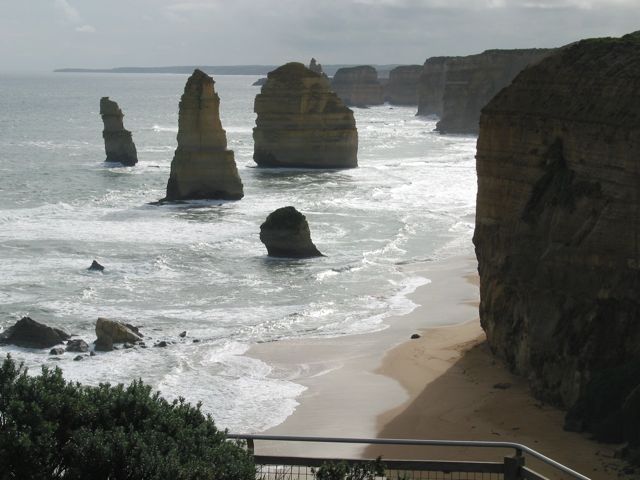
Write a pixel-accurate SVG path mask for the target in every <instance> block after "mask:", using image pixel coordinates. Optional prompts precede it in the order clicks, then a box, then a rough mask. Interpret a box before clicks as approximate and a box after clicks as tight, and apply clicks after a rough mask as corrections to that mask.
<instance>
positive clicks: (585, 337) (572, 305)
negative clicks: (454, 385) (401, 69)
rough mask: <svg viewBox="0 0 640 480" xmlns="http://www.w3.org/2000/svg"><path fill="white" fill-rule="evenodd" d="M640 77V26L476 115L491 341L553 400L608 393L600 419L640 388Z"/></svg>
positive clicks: (521, 83) (523, 81)
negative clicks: (596, 382)
mask: <svg viewBox="0 0 640 480" xmlns="http://www.w3.org/2000/svg"><path fill="white" fill-rule="evenodd" d="M639 85H640V32H638V33H636V34H633V35H627V36H625V37H622V38H606V39H593V40H585V41H581V42H578V43H576V44H573V45H570V46H567V47H565V48H563V49H562V50H560V51H557V52H556V53H554V54H553V55H551V56H549V57H548V58H546V59H544V60H542V61H541V62H539V63H538V64H536V65H533V66H530V67H529V68H527V69H525V70H524V71H523V72H522V73H520V75H518V76H517V77H516V79H515V80H514V81H513V83H512V84H511V85H510V86H509V87H508V88H505V89H504V90H502V91H501V92H500V93H499V94H498V95H497V96H496V97H495V98H493V100H491V102H489V104H488V105H487V106H486V107H485V108H484V109H483V111H482V116H481V118H480V135H479V138H478V150H477V172H478V196H477V210H476V229H475V234H474V239H473V241H474V243H475V248H476V255H477V258H478V264H479V266H478V269H479V273H480V296H481V303H480V319H481V323H482V326H483V328H484V330H485V332H486V334H487V339H488V341H489V344H490V346H491V349H492V350H493V351H494V352H495V353H496V354H497V355H498V356H500V357H501V358H503V359H504V360H505V361H506V363H507V364H508V365H509V366H510V367H511V369H512V370H514V371H515V372H517V373H519V374H522V375H525V376H526V377H527V378H528V379H529V381H530V383H531V386H532V388H533V391H534V392H535V393H536V394H537V395H538V396H540V397H542V398H543V399H545V400H548V401H550V402H553V403H555V404H559V405H562V406H566V407H571V406H572V405H575V404H576V400H577V399H578V398H580V397H581V396H582V395H584V394H587V393H588V392H591V393H592V394H593V393H594V392H598V391H599V392H600V393H598V394H597V395H596V397H597V398H594V399H593V400H594V402H596V403H598V404H599V405H602V406H605V408H604V410H607V411H606V412H603V414H604V415H615V414H616V412H615V411H614V410H609V403H610V402H612V399H614V398H616V395H617V396H619V397H620V399H619V402H620V405H618V406H619V407H620V406H621V405H622V404H623V403H624V402H625V401H626V400H625V395H626V394H625V393H624V392H625V390H624V388H628V391H631V390H632V389H633V388H635V389H636V391H638V392H640V373H636V374H630V373H625V372H633V371H634V370H633V369H631V367H629V365H636V367H635V368H636V370H635V371H636V372H637V371H638V366H640V363H639V360H640V296H639V295H638V292H640V95H639V94H638V92H639ZM625 375H633V376H635V378H631V377H628V378H629V382H630V383H628V385H627V387H624V388H623V386H622V383H623V380H622V379H624V378H625ZM598 376H600V378H604V380H603V382H605V383H603V384H601V385H600V387H599V388H600V390H598V389H597V388H596V389H594V388H592V387H589V388H587V385H588V384H589V383H590V381H591V380H594V379H595V378H597V377H598ZM606 382H611V383H610V384H607V383H606ZM616 382H619V383H618V384H616ZM635 402H636V403H635V405H636V407H634V408H636V410H635V415H636V417H635V418H636V423H634V427H633V428H634V429H635V432H636V433H635V435H637V436H638V437H637V441H638V442H640V428H639V427H640V423H638V420H639V417H638V412H640V409H638V407H640V397H638V396H636V399H635ZM612 408H614V407H612ZM627 420H628V418H627ZM621 421H622V422H624V421H625V420H624V418H623V417H620V418H618V419H617V420H616V422H617V423H616V424H615V425H616V427H619V426H620V425H619V423H620V422H621ZM612 425H613V424H612ZM620 431H622V430H620Z"/></svg>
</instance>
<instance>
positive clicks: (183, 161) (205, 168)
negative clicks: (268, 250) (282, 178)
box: [165, 69, 244, 200]
mask: <svg viewBox="0 0 640 480" xmlns="http://www.w3.org/2000/svg"><path fill="white" fill-rule="evenodd" d="M214 84H215V82H214V81H213V78H211V77H210V76H209V75H207V74H206V73H204V72H202V71H200V70H197V69H196V70H195V71H194V72H193V75H191V76H190V77H189V79H188V80H187V84H186V86H185V87H184V94H183V95H182V98H181V99H180V107H179V115H178V148H177V149H176V151H175V154H174V157H173V161H172V162H171V175H170V177H169V182H168V184H167V196H166V198H165V200H198V199H222V200H238V199H240V198H242V196H243V195H244V193H243V188H242V181H241V180H240V175H238V168H237V167H236V162H235V160H234V158H233V151H232V150H228V149H227V134H226V132H225V131H224V130H223V128H222V124H221V123H220V97H218V94H217V93H216V92H215V89H214Z"/></svg>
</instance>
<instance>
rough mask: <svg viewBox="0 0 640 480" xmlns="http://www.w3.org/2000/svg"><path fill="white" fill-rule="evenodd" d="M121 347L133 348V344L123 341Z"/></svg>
mask: <svg viewBox="0 0 640 480" xmlns="http://www.w3.org/2000/svg"><path fill="white" fill-rule="evenodd" d="M122 347H123V348H125V349H129V348H133V344H131V343H128V342H125V344H124V345H122Z"/></svg>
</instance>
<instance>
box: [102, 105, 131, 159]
mask: <svg viewBox="0 0 640 480" xmlns="http://www.w3.org/2000/svg"><path fill="white" fill-rule="evenodd" d="M100 116H102V123H103V124H104V130H103V131H102V138H104V149H105V152H106V154H107V159H106V160H105V161H106V162H119V163H121V164H123V165H126V166H128V167H132V166H133V165H135V164H136V163H138V152H137V151H136V146H135V144H134V143H133V138H132V136H131V132H130V131H129V130H126V129H125V128H124V123H123V121H122V118H123V117H124V114H123V113H122V110H120V107H118V104H117V103H116V102H114V101H113V100H109V97H102V98H101V99H100Z"/></svg>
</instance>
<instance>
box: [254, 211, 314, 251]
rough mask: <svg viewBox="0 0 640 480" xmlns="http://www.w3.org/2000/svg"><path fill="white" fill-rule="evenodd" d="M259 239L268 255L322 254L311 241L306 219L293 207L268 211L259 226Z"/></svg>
mask: <svg viewBox="0 0 640 480" xmlns="http://www.w3.org/2000/svg"><path fill="white" fill-rule="evenodd" d="M260 240H261V241H262V243H264V244H265V246H266V247H267V253H268V255H269V256H270V257H286V258H310V257H321V256H322V254H321V253H320V252H319V251H318V249H317V248H316V246H315V245H314V244H313V242H312V241H311V233H310V232H309V224H308V223H307V219H306V218H305V216H304V215H302V214H301V213H300V212H299V211H298V210H296V209H295V208H294V207H283V208H279V209H277V210H276V211H274V212H272V213H270V214H269V216H268V217H267V219H266V220H265V222H264V223H263V224H262V225H261V226H260Z"/></svg>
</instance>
